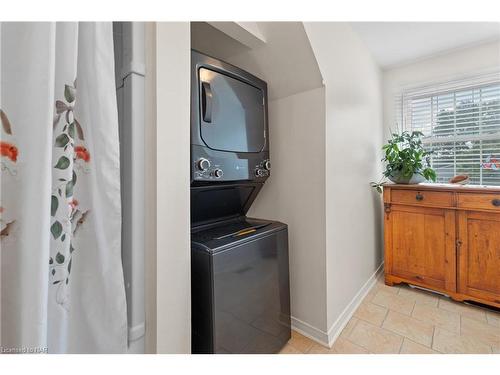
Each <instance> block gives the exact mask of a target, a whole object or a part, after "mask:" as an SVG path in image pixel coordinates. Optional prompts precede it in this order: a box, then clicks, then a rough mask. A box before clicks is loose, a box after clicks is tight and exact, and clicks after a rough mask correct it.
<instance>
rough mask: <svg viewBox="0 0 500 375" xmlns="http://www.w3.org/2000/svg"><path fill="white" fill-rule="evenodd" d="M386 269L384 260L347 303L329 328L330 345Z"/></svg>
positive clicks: (329, 345)
mask: <svg viewBox="0 0 500 375" xmlns="http://www.w3.org/2000/svg"><path fill="white" fill-rule="evenodd" d="M383 270H384V262H382V263H381V264H380V266H378V268H377V270H376V271H375V272H374V273H373V275H371V276H370V278H369V279H368V280H367V281H366V283H365V285H363V286H362V287H361V289H360V290H359V291H358V293H356V295H355V296H354V298H353V299H352V300H351V302H350V303H349V304H348V305H347V307H346V308H345V309H344V311H342V313H341V314H340V316H339V317H338V318H337V320H336V321H335V322H334V323H333V324H332V326H331V327H330V329H329V330H328V347H329V348H331V347H332V345H333V343H334V342H335V340H337V337H339V335H340V333H341V332H342V330H343V329H344V327H345V326H346V325H347V323H348V322H349V320H350V319H351V318H352V316H353V314H354V312H355V311H356V309H357V308H358V307H359V305H360V304H361V302H362V301H363V299H364V298H365V297H366V295H367V294H368V292H369V291H370V290H371V289H372V288H373V286H374V285H375V283H376V282H377V277H378V275H379V273H381V272H382V271H383Z"/></svg>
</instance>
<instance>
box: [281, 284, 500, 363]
mask: <svg viewBox="0 0 500 375" xmlns="http://www.w3.org/2000/svg"><path fill="white" fill-rule="evenodd" d="M281 353H283V354H369V353H381V354H382V353H384V354H397V353H401V354H439V353H446V354H453V353H469V354H483V353H484V354H491V353H495V354H500V312H498V311H494V310H489V309H484V308H481V307H476V306H471V305H467V304H464V303H458V302H454V301H452V300H451V299H449V298H447V297H444V296H440V295H438V294H434V293H430V292H426V291H422V290H419V289H414V288H410V287H409V286H407V285H398V286H394V287H389V286H386V285H385V284H384V281H383V275H381V276H380V277H379V278H378V279H377V283H376V285H375V286H374V287H373V288H372V290H370V292H369V293H368V295H367V296H366V298H365V299H364V300H363V302H362V303H361V305H360V306H359V308H358V309H357V310H356V312H355V313H354V316H353V317H352V318H351V320H350V321H349V322H348V323H347V325H346V327H345V328H344V330H343V331H342V333H341V334H340V336H339V338H338V339H337V340H336V341H335V343H334V344H333V347H332V348H330V349H329V348H326V347H324V346H322V345H320V344H317V343H316V342H314V341H312V340H310V339H308V338H307V337H305V336H303V335H301V334H299V333H297V332H295V331H292V338H291V339H290V341H289V342H288V344H287V345H286V346H285V347H284V348H283V349H282V351H281Z"/></svg>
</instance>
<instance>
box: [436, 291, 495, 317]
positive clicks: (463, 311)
mask: <svg viewBox="0 0 500 375" xmlns="http://www.w3.org/2000/svg"><path fill="white" fill-rule="evenodd" d="M439 308H440V309H443V310H446V311H451V312H456V313H459V314H460V315H462V316H468V317H469V318H472V319H476V320H480V321H482V322H486V311H485V310H484V309H482V308H480V307H475V306H470V305H466V304H465V303H463V302H456V301H452V300H451V299H449V298H447V297H441V298H439Z"/></svg>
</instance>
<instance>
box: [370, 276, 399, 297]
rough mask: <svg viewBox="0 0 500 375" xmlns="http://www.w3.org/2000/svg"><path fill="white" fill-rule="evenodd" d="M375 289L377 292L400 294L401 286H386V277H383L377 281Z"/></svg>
mask: <svg viewBox="0 0 500 375" xmlns="http://www.w3.org/2000/svg"><path fill="white" fill-rule="evenodd" d="M375 288H376V289H377V290H383V291H385V292H387V293H394V294H398V292H399V288H400V286H399V285H394V286H389V285H385V280H384V277H382V278H380V279H378V280H377V283H376V284H375Z"/></svg>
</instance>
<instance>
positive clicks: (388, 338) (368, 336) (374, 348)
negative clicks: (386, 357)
mask: <svg viewBox="0 0 500 375" xmlns="http://www.w3.org/2000/svg"><path fill="white" fill-rule="evenodd" d="M348 339H349V341H351V342H352V343H354V344H356V345H359V346H361V347H363V348H365V349H367V350H369V351H370V352H372V353H387V354H390V353H399V349H400V348H401V344H402V342H403V338H402V337H401V336H399V335H397V334H395V333H392V332H390V331H387V330H385V329H383V328H379V327H377V326H374V325H373V324H370V323H367V322H364V321H362V320H360V321H359V322H358V323H357V324H356V326H355V327H354V329H353V330H352V332H351V334H350V335H349V338H348Z"/></svg>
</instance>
